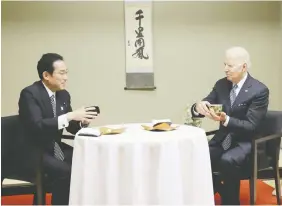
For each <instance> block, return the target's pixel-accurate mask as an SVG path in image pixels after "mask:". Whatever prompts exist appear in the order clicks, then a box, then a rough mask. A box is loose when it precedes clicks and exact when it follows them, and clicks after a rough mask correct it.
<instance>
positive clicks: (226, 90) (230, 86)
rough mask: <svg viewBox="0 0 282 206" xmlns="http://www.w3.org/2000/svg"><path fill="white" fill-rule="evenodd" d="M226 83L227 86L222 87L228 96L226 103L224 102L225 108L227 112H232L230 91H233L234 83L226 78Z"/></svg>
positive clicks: (225, 95)
mask: <svg viewBox="0 0 282 206" xmlns="http://www.w3.org/2000/svg"><path fill="white" fill-rule="evenodd" d="M226 84H227V86H224V87H222V88H223V89H224V97H226V99H225V103H224V104H223V105H224V109H223V110H224V111H225V112H226V114H230V112H231V104H230V97H229V95H230V91H231V88H232V83H231V82H230V81H228V80H227V79H226Z"/></svg>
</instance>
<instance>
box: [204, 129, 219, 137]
mask: <svg viewBox="0 0 282 206" xmlns="http://www.w3.org/2000/svg"><path fill="white" fill-rule="evenodd" d="M217 131H218V130H212V131H208V132H206V135H207V136H210V135H213V134H215V133H216V132H217Z"/></svg>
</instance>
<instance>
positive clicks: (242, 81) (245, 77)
mask: <svg viewBox="0 0 282 206" xmlns="http://www.w3.org/2000/svg"><path fill="white" fill-rule="evenodd" d="M247 77H248V73H246V74H245V76H244V77H243V79H241V80H240V81H239V82H238V84H237V86H238V89H241V88H242V86H243V84H244V83H245V81H246V79H247ZM233 86H234V84H233Z"/></svg>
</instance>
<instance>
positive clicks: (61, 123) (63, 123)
mask: <svg viewBox="0 0 282 206" xmlns="http://www.w3.org/2000/svg"><path fill="white" fill-rule="evenodd" d="M42 83H43V82H42ZM43 85H44V87H45V89H46V90H47V92H48V95H49V97H50V98H51V96H52V95H54V96H55V97H56V93H55V92H52V91H51V90H50V89H49V88H48V87H47V86H46V85H45V84H44V83H43ZM54 100H55V103H56V98H54ZM50 103H51V102H50ZM68 126H69V122H68V119H67V114H62V115H60V116H58V129H59V130H60V129H64V128H65V127H68Z"/></svg>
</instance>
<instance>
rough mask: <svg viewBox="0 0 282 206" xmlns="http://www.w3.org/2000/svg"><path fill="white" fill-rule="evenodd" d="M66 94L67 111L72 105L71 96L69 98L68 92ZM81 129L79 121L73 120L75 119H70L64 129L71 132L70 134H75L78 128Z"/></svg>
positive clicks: (70, 110)
mask: <svg viewBox="0 0 282 206" xmlns="http://www.w3.org/2000/svg"><path fill="white" fill-rule="evenodd" d="M67 95H68V100H69V101H68V112H72V107H71V98H70V95H69V93H68V92H67ZM80 129H81V126H80V122H79V121H75V120H72V121H70V122H69V126H68V127H66V130H67V131H68V132H69V133H71V134H74V135H75V134H76V133H77V132H78V131H79V130H80Z"/></svg>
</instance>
